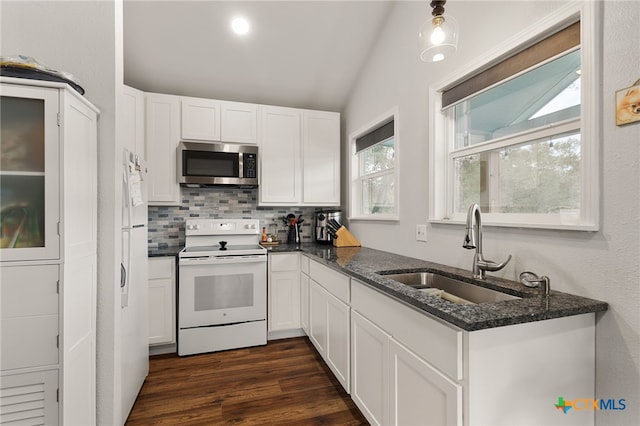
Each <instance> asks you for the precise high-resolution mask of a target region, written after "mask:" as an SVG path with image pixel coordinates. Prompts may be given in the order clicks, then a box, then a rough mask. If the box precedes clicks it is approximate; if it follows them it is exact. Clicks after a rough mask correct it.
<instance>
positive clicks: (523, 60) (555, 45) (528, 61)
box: [442, 21, 580, 109]
mask: <svg viewBox="0 0 640 426" xmlns="http://www.w3.org/2000/svg"><path fill="white" fill-rule="evenodd" d="M579 45H580V21H578V22H576V23H574V24H572V25H570V26H568V27H566V28H564V29H562V30H560V31H558V32H556V33H554V34H552V35H550V36H549V37H547V38H545V39H543V40H540V41H539V42H537V43H535V44H534V45H532V46H529V47H527V48H525V49H524V50H521V51H519V52H517V53H516V54H514V55H511V56H509V57H508V58H506V59H504V60H502V61H500V62H499V63H497V64H495V65H493V66H491V67H490V68H488V69H486V70H484V71H482V72H481V73H479V74H476V75H474V76H472V77H469V78H468V79H466V80H464V81H462V82H460V83H458V84H456V85H455V86H453V87H450V88H449V89H446V90H445V91H444V92H442V108H443V109H445V108H447V107H449V106H451V105H453V104H455V103H457V102H459V101H461V100H463V99H465V98H468V97H469V96H471V95H473V94H475V93H478V92H480V91H482V90H484V89H486V88H488V87H490V86H492V85H494V84H496V83H498V82H500V81H503V80H506V79H507V78H509V77H511V76H513V75H516V74H518V73H520V72H522V71H524V70H526V69H528V68H531V67H532V66H534V65H537V64H539V63H541V62H543V61H545V60H547V59H549V58H552V57H554V56H556V55H559V54H560V53H563V52H566V51H567V50H569V49H572V48H574V47H576V46H579Z"/></svg>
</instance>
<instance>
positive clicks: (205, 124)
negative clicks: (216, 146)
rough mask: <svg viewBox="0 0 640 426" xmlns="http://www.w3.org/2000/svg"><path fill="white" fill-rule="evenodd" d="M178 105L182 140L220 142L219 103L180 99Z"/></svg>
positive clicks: (207, 100)
mask: <svg viewBox="0 0 640 426" xmlns="http://www.w3.org/2000/svg"><path fill="white" fill-rule="evenodd" d="M180 103H181V107H182V108H181V109H182V130H181V135H182V139H193V140H200V141H219V140H220V101H216V100H213V99H200V98H187V97H181V98H180Z"/></svg>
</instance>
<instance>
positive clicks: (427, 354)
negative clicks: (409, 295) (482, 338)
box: [351, 280, 462, 380]
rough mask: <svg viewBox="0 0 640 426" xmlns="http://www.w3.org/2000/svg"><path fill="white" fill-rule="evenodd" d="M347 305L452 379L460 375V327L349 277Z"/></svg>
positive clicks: (459, 378) (459, 377) (458, 377)
mask: <svg viewBox="0 0 640 426" xmlns="http://www.w3.org/2000/svg"><path fill="white" fill-rule="evenodd" d="M352 284H353V286H352V289H351V291H352V294H351V307H352V308H353V309H354V310H356V311H357V312H359V313H360V314H362V315H363V316H364V317H366V318H367V319H369V320H370V321H371V322H373V323H374V324H376V325H377V326H378V327H380V328H381V329H383V330H384V331H385V332H387V333H388V334H390V335H391V336H392V337H393V338H394V339H396V340H397V341H399V342H400V343H402V344H403V345H405V346H406V347H407V348H409V349H411V350H412V351H413V352H415V353H416V354H417V355H418V356H420V357H421V358H422V359H424V360H426V361H427V362H429V363H430V364H431V365H433V366H435V367H436V368H438V369H439V370H440V371H442V372H443V373H445V374H446V375H447V376H449V377H451V378H453V379H454V380H461V379H462V331H460V330H458V329H455V328H453V327H450V326H447V325H445V324H442V323H441V322H440V321H438V320H436V319H433V318H430V317H429V316H428V315H427V314H423V313H421V312H418V311H417V310H415V309H413V308H411V307H409V306H406V305H404V304H402V303H400V302H398V301H396V300H394V299H392V298H391V297H389V296H386V295H384V294H381V293H380V292H378V291H376V290H374V289H372V288H371V287H369V286H367V285H366V284H363V283H360V282H358V281H356V280H352Z"/></svg>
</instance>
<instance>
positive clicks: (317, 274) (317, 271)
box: [309, 261, 350, 305]
mask: <svg viewBox="0 0 640 426" xmlns="http://www.w3.org/2000/svg"><path fill="white" fill-rule="evenodd" d="M309 276H310V277H311V279H313V280H314V281H315V282H317V283H318V284H320V285H321V286H322V287H324V288H325V289H326V290H327V291H328V292H329V293H331V294H333V295H334V296H335V297H337V298H338V299H340V300H342V301H343V302H344V303H346V304H347V305H348V304H349V301H350V297H349V296H350V291H349V286H350V284H349V282H350V278H349V277H348V276H346V275H343V274H341V273H340V272H337V271H334V270H333V269H331V268H329V267H327V266H324V265H321V264H319V263H318V262H315V261H311V262H309Z"/></svg>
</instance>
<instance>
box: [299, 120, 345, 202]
mask: <svg viewBox="0 0 640 426" xmlns="http://www.w3.org/2000/svg"><path fill="white" fill-rule="evenodd" d="M302 118H303V121H302V172H303V177H302V181H303V191H302V194H303V200H302V201H303V203H304V204H311V205H327V206H338V205H340V114H338V113H337V112H324V111H305V112H304V114H303V115H302Z"/></svg>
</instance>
